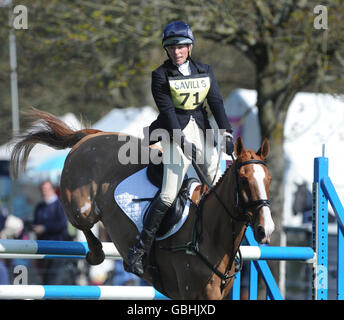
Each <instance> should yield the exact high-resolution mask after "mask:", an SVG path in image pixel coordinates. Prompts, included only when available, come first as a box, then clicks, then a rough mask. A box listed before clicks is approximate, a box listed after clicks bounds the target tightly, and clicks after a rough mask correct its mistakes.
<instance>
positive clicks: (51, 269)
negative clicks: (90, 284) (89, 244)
mask: <svg viewBox="0 0 344 320" xmlns="http://www.w3.org/2000/svg"><path fill="white" fill-rule="evenodd" d="M40 190H41V194H42V197H43V201H42V202H40V203H38V204H37V206H36V208H35V213H34V220H33V224H32V231H33V232H34V233H35V234H36V237H37V239H38V240H67V237H68V232H67V219H66V216H65V214H64V211H63V207H62V204H61V202H60V200H59V198H58V196H57V194H56V192H55V189H54V187H53V185H52V183H51V182H50V181H48V180H46V181H43V182H42V183H41V185H40ZM39 267H40V269H41V271H42V280H43V284H45V285H49V284H54V285H57V284H75V276H76V265H75V262H73V261H71V260H67V259H47V260H41V261H40V263H39Z"/></svg>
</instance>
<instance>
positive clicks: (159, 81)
mask: <svg viewBox="0 0 344 320" xmlns="http://www.w3.org/2000/svg"><path fill="white" fill-rule="evenodd" d="M189 65H190V69H191V76H193V75H202V74H207V75H208V76H209V78H210V88H209V91H208V94H207V96H206V100H207V102H208V105H209V107H210V110H211V111H212V113H213V115H214V118H215V121H216V123H217V125H218V127H219V129H225V130H226V131H227V132H230V133H231V132H232V128H231V125H230V123H229V121H228V118H227V116H226V113H225V109H224V105H223V99H222V96H221V93H220V89H219V86H218V84H217V81H216V79H215V76H214V73H213V70H212V68H211V66H210V65H207V64H203V63H199V62H194V61H193V60H191V59H190V64H189ZM169 77H183V75H182V74H181V73H180V71H179V70H178V68H177V66H176V65H174V64H173V63H172V61H171V60H170V59H168V60H166V61H165V62H164V63H163V64H162V65H161V66H160V67H158V68H157V69H155V70H154V71H153V72H152V85H151V89H152V94H153V97H154V100H155V103H156V105H157V107H158V109H159V111H160V113H159V115H158V118H157V119H156V120H155V121H154V122H153V123H152V124H151V125H150V127H149V134H150V133H151V132H152V131H153V130H155V129H161V128H162V129H166V130H168V131H169V132H172V130H173V129H181V130H183V129H184V128H185V127H186V125H187V124H188V122H189V120H190V116H191V115H192V116H193V117H194V118H195V120H196V123H197V125H198V126H199V127H200V128H201V129H202V130H203V131H205V130H206V129H210V128H211V127H210V124H209V120H208V115H207V112H206V109H205V107H204V104H203V103H202V104H201V105H200V106H198V107H197V108H196V109H193V110H182V109H178V108H176V107H175V105H174V103H173V101H172V96H171V90H170V84H169Z"/></svg>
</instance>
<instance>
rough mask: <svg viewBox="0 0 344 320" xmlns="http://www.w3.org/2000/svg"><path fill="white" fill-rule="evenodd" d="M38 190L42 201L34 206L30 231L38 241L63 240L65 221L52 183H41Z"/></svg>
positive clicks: (65, 229) (65, 235) (65, 233)
mask: <svg viewBox="0 0 344 320" xmlns="http://www.w3.org/2000/svg"><path fill="white" fill-rule="evenodd" d="M40 190H41V194H42V197H43V201H42V202H40V203H38V205H37V206H36V209H35V214H34V220H33V226H32V230H33V231H34V233H35V234H36V236H37V239H38V240H65V239H66V237H67V219H66V216H65V214H64V211H63V208H62V204H61V202H60V200H59V198H58V197H57V194H56V193H55V189H54V187H53V185H52V183H51V182H50V181H48V180H46V181H43V182H42V183H41V185H40Z"/></svg>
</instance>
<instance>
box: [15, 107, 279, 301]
mask: <svg viewBox="0 0 344 320" xmlns="http://www.w3.org/2000/svg"><path fill="white" fill-rule="evenodd" d="M31 117H32V119H34V120H39V121H40V122H41V124H43V126H40V127H37V128H36V130H32V131H29V132H26V133H24V134H23V135H22V136H21V137H20V140H19V141H18V142H17V143H16V145H15V146H14V149H13V151H12V157H11V167H12V170H13V171H12V172H13V174H14V175H15V176H17V175H18V173H19V171H21V170H24V169H25V164H26V160H27V158H28V156H29V153H30V151H31V149H32V148H33V146H34V145H35V144H37V143H43V144H46V145H48V146H50V147H53V148H55V149H65V148H72V150H71V151H70V152H69V154H68V156H67V158H66V160H65V164H64V168H63V171H62V176H61V184H60V189H61V201H62V204H63V207H64V210H65V213H66V215H67V217H68V219H69V221H70V222H71V224H72V225H73V226H74V227H76V228H78V229H80V230H82V231H83V233H84V234H85V236H86V239H87V242H88V246H89V252H88V255H87V257H86V259H87V261H88V262H89V263H90V264H99V263H101V262H102V261H103V259H104V253H103V250H102V245H101V242H100V241H99V240H98V239H97V238H96V237H95V236H94V235H93V233H92V231H91V230H90V229H91V228H92V227H93V225H94V224H95V223H97V221H102V222H103V224H104V226H105V229H106V231H107V232H108V234H109V236H110V237H111V239H112V241H113V243H114V244H115V246H116V248H117V249H118V251H119V253H120V254H121V256H122V257H123V259H124V264H125V261H126V257H127V252H128V249H129V248H130V247H132V246H133V244H134V243H135V241H136V239H135V238H136V236H137V235H138V229H137V227H136V226H135V225H134V224H133V223H132V221H131V220H130V219H129V218H128V217H127V216H126V215H125V214H124V213H123V212H122V211H121V209H120V208H119V206H118V205H117V204H116V202H115V200H114V190H115V188H116V186H117V185H118V184H119V183H120V182H121V181H123V180H124V179H125V178H127V177H128V176H129V175H132V174H133V173H135V172H137V171H138V170H140V169H142V168H144V167H145V166H146V165H143V164H126V165H124V164H121V162H120V161H119V159H118V158H119V157H118V152H119V149H120V148H121V146H123V144H124V143H128V140H125V139H123V134H120V133H116V132H102V131H99V130H92V129H84V130H79V131H74V130H72V129H70V128H69V127H68V126H67V125H66V124H65V123H63V122H62V121H60V120H59V119H57V118H56V117H54V116H53V115H51V114H49V113H47V112H43V111H39V110H37V109H32V111H31ZM120 136H121V139H119V137H120ZM128 138H129V136H128ZM130 138H131V139H130V140H129V141H130V143H135V144H136V145H138V144H139V143H141V140H140V139H137V138H134V137H130ZM146 149H149V148H146ZM144 152H148V150H145V149H144V148H143V149H142V150H141V149H140V148H139V151H138V153H144ZM234 153H235V156H236V160H235V161H234V162H233V164H232V165H231V166H230V167H228V168H227V169H226V171H225V172H224V174H223V176H222V177H221V178H220V180H219V181H218V182H217V184H216V185H215V186H214V187H213V188H210V189H208V190H207V192H206V193H205V195H203V196H202V198H201V200H200V201H199V202H198V204H196V203H192V204H191V205H190V210H189V216H188V218H187V220H186V221H185V223H184V225H183V226H182V227H181V229H180V230H179V231H178V232H177V233H175V234H174V235H172V236H170V237H168V238H166V239H164V240H159V241H155V244H154V246H153V249H152V251H151V254H150V257H149V258H147V261H150V262H151V264H152V265H154V266H155V268H147V270H146V271H145V274H144V275H143V278H144V279H145V280H146V281H148V282H149V283H151V284H152V285H153V286H155V287H156V288H157V289H158V290H159V291H160V292H161V293H163V294H164V295H166V296H168V297H169V298H172V299H222V298H224V297H225V296H226V295H227V294H228V293H229V290H230V289H231V287H232V285H233V281H234V277H233V275H234V274H235V262H234V261H235V256H236V254H237V253H238V249H239V246H240V242H241V240H242V238H243V235H244V233H245V230H246V227H247V225H248V224H249V223H250V224H251V225H252V227H253V230H254V234H255V238H256V240H257V241H258V242H265V243H267V242H269V241H270V236H271V234H272V232H273V230H274V223H273V221H272V218H271V212H270V206H269V204H270V203H269V185H270V181H271V177H270V174H269V172H268V169H267V167H266V164H265V162H264V160H265V158H266V157H267V155H268V153H269V143H268V140H267V139H265V140H264V141H263V142H262V144H261V147H260V148H259V150H258V151H257V152H254V151H252V150H246V149H245V147H244V144H243V141H242V139H241V138H238V139H237V140H236V142H235V151H234ZM142 155H143V154H141V156H142ZM139 156H140V155H139ZM142 187H143V188H144V186H142ZM195 202H196V201H195Z"/></svg>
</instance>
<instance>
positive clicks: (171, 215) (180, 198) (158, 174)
mask: <svg viewBox="0 0 344 320" xmlns="http://www.w3.org/2000/svg"><path fill="white" fill-rule="evenodd" d="M147 177H148V180H149V181H150V182H151V183H152V184H153V185H155V186H156V187H157V188H159V190H158V192H157V193H156V195H155V197H154V198H156V197H158V196H159V194H160V191H161V186H162V177H163V164H162V163H160V164H158V165H156V164H154V163H152V162H150V163H149V165H148V167H147ZM194 182H196V183H199V180H198V179H196V178H188V176H187V175H185V178H184V181H183V184H182V186H181V188H180V190H179V193H178V195H177V198H176V199H175V201H174V202H173V204H172V206H171V208H169V209H168V211H167V213H166V214H165V216H164V218H163V220H162V222H161V224H160V228H159V230H158V231H157V234H156V235H157V237H161V236H162V235H164V234H166V233H167V232H168V231H169V230H170V229H171V228H172V227H173V226H174V225H175V224H176V223H177V222H178V221H179V219H180V218H181V217H182V215H183V212H184V208H185V205H186V202H187V200H188V198H189V194H190V189H191V185H192V184H193V183H194ZM149 208H150V206H149V207H148V208H147V210H146V212H145V214H144V217H143V223H145V219H146V214H147V212H148V210H149Z"/></svg>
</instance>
